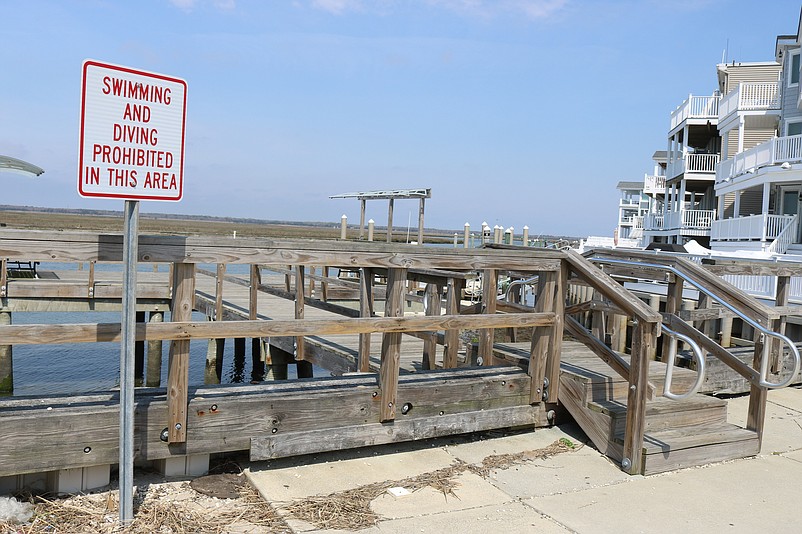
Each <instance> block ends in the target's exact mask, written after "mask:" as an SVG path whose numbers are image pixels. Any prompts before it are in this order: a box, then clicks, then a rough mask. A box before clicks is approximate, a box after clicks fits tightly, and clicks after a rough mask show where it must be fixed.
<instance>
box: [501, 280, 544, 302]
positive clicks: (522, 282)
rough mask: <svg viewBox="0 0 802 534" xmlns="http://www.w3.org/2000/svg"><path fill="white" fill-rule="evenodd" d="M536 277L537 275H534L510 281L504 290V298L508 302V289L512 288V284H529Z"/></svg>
mask: <svg viewBox="0 0 802 534" xmlns="http://www.w3.org/2000/svg"><path fill="white" fill-rule="evenodd" d="M537 279H538V276H537V275H535V276H533V277H531V278H527V279H525V280H515V281H513V282H510V285H508V286H507V291H505V292H504V300H506V301H508V302H509V300H510V291H512V288H513V287H514V286H522V285H526V284H531V283H532V282H534V281H535V280H537Z"/></svg>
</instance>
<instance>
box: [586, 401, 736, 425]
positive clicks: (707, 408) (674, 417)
mask: <svg viewBox="0 0 802 534" xmlns="http://www.w3.org/2000/svg"><path fill="white" fill-rule="evenodd" d="M588 408H589V409H590V410H593V411H597V412H600V413H603V414H606V415H608V416H610V418H611V431H612V433H613V434H618V433H623V432H624V428H625V427H626V423H627V406H626V403H624V402H622V401H618V400H598V401H591V402H589V403H588ZM726 421H727V401H725V400H721V399H716V398H714V397H707V396H705V395H694V396H693V397H691V398H689V399H686V400H682V401H675V400H671V399H667V398H665V397H656V398H655V399H653V400H651V401H649V402H647V403H646V426H645V429H646V432H649V431H657V430H665V429H670V428H681V427H686V426H693V425H701V424H715V423H725V422H726Z"/></svg>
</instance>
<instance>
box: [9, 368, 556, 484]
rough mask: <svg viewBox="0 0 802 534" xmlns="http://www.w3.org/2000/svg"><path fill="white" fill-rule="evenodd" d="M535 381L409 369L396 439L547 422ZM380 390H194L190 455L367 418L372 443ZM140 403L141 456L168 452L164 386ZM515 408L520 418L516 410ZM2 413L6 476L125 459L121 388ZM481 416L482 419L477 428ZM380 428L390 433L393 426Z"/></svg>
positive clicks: (140, 397)
mask: <svg viewBox="0 0 802 534" xmlns="http://www.w3.org/2000/svg"><path fill="white" fill-rule="evenodd" d="M528 385H529V377H528V376H527V375H526V373H524V372H523V371H521V370H519V369H515V368H495V369H460V370H450V371H442V370H441V371H433V372H430V373H416V374H413V375H402V376H401V377H399V389H398V391H399V396H400V398H401V399H403V400H402V402H403V403H409V404H410V405H411V406H412V408H411V409H410V410H408V411H407V413H406V414H405V415H403V417H400V419H399V421H398V422H399V423H403V425H399V431H398V432H393V434H394V436H396V437H395V439H393V441H403V440H404V439H409V438H413V439H415V435H417V434H413V435H410V434H409V433H407V432H406V431H401V428H402V427H403V426H405V425H406V424H408V423H409V422H410V421H418V423H417V425H418V426H420V427H421V428H422V429H426V428H428V429H429V430H428V431H432V429H433V428H434V427H435V426H439V425H441V424H442V425H444V426H445V427H447V428H449V429H450V432H452V433H458V434H459V433H463V432H467V431H470V430H472V429H474V428H476V429H478V430H490V429H493V428H504V427H505V426H508V425H510V424H515V425H517V424H518V423H520V424H526V425H530V426H531V425H532V424H533V419H532V416H531V415H529V416H524V414H534V416H535V418H534V424H535V425H537V426H545V425H546V419H545V413H544V412H545V411H544V410H542V409H540V408H538V407H532V406H529V405H528V404H527V399H528V397H529V391H528ZM376 390H377V388H376V378H375V376H348V377H339V378H330V379H327V380H312V381H301V382H298V381H293V382H280V381H274V382H270V383H263V384H259V385H248V384H240V385H230V386H209V387H198V388H196V389H195V388H193V389H192V390H191V396H190V401H189V407H188V426H187V433H188V436H187V438H188V439H187V442H186V445H185V451H184V454H214V453H223V452H229V451H244V450H249V449H250V448H251V446H252V444H253V443H254V440H261V439H263V438H270V437H273V438H276V439H280V438H283V437H286V443H287V448H285V449H284V450H285V451H288V450H290V449H294V448H296V447H298V446H299V445H297V444H298V441H296V440H298V439H299V438H300V439H301V440H303V437H302V436H303V434H304V433H309V434H308V435H309V437H310V439H311V437H312V436H314V438H315V440H316V441H317V445H318V446H321V447H325V446H328V444H330V443H336V442H337V441H338V440H339V439H340V438H339V437H338V436H341V435H342V431H341V429H345V428H351V427H354V426H361V425H365V429H364V430H365V432H364V433H362V436H363V439H362V440H361V441H356V442H354V445H355V446H360V445H369V444H370V440H371V436H375V431H374V430H375V428H377V427H376V426H375V425H379V424H380V423H379V410H378V408H379V405H378V401H377V399H378V397H373V396H372V393H373V392H375V391H376ZM135 403H136V410H135V416H134V425H135V431H134V436H135V438H134V439H135V448H134V454H135V459H136V460H137V461H149V460H156V459H161V458H169V457H171V456H172V455H173V451H172V450H171V447H170V446H168V444H167V443H164V442H163V441H161V440H160V439H159V436H160V433H161V431H162V429H163V428H164V421H165V419H166V417H167V411H168V410H167V400H166V398H165V390H164V389H139V390H137V395H136V399H135ZM312 406H313V407H314V409H310V407H312ZM48 408H51V409H48ZM441 412H442V415H441ZM516 413H517V414H521V415H522V417H521V418H518V417H513V416H512V414H516ZM0 414H2V416H0V420H2V425H3V432H4V435H6V436H13V439H2V440H0V476H8V475H16V474H21V473H30V472H44V471H51V470H56V469H66V468H74V467H85V466H90V465H98V464H113V463H116V462H117V460H118V449H117V447H118V444H119V438H118V433H119V423H118V417H119V405H118V400H117V394H116V392H106V393H102V394H93V395H84V396H72V397H53V398H36V399H22V398H10V399H0ZM257 415H258V416H257ZM511 417H512V418H511ZM459 421H461V422H459ZM474 421H476V422H478V423H480V424H481V425H482V426H477V427H473V426H472V425H473V424H474V423H473V422H474ZM382 427H383V428H385V429H386V430H388V431H389V430H392V428H394V425H392V424H390V425H382ZM32 429H35V430H32ZM321 431H324V432H323V433H320V432H321ZM65 436H68V437H69V439H65ZM404 436H408V437H406V438H404ZM420 437H423V436H422V435H420ZM306 442H307V443H309V440H307V441H306Z"/></svg>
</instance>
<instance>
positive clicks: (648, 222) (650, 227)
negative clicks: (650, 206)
mask: <svg viewBox="0 0 802 534" xmlns="http://www.w3.org/2000/svg"><path fill="white" fill-rule="evenodd" d="M641 224H642V225H643V229H644V230H646V231H650V232H654V231H658V230H662V229H663V216H662V215H657V214H656V213H649V214H647V215H644V216H643V222H642V223H641Z"/></svg>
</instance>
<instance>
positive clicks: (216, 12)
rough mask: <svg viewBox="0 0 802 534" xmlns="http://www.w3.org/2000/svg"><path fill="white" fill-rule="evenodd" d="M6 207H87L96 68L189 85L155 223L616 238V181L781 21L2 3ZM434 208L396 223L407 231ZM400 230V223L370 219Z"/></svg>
mask: <svg viewBox="0 0 802 534" xmlns="http://www.w3.org/2000/svg"><path fill="white" fill-rule="evenodd" d="M0 12H2V13H3V32H2V36H3V37H2V41H3V44H2V46H0V63H2V75H0V76H1V77H2V83H0V154H2V155H7V156H12V157H16V158H20V159H23V160H26V161H29V162H31V163H34V164H36V165H39V166H40V167H43V168H44V169H45V171H46V172H45V174H44V175H42V176H41V177H39V178H37V179H35V180H27V179H19V177H18V176H17V175H13V174H7V173H5V174H0V183H3V187H2V191H3V192H2V197H1V198H0V204H20V205H30V206H47V207H65V208H67V207H68V208H88V209H116V210H121V209H122V201H121V200H102V199H100V200H99V199H84V198H81V197H80V196H79V195H78V193H77V191H76V183H77V166H78V123H79V105H80V93H81V65H82V62H83V61H84V59H87V58H92V59H97V60H100V61H103V62H108V63H114V64H119V65H126V66H129V67H134V68H137V69H142V70H147V71H153V72H159V73H163V74H167V75H170V76H175V77H179V78H183V79H185V80H186V81H187V84H188V104H187V138H186V168H185V178H184V180H185V185H184V199H183V200H182V201H181V202H178V203H172V202H169V203H168V202H152V201H143V202H142V205H141V210H142V212H143V213H154V212H163V213H184V214H196V215H219V216H235V217H254V218H260V219H281V220H299V221H332V223H338V222H339V220H340V216H341V215H342V214H346V215H348V217H349V222H353V223H357V222H358V219H359V205H358V202H357V201H355V200H331V199H329V198H328V197H329V196H330V195H333V194H338V193H344V192H350V191H356V190H376V189H389V188H420V187H430V188H431V189H432V198H431V199H430V200H429V201H428V202H427V205H426V225H427V226H431V227H438V228H451V229H461V228H462V226H463V225H464V223H465V222H466V221H467V222H470V223H471V225H472V226H473V227H474V228H478V227H479V225H480V224H481V223H482V221H487V222H488V223H489V224H490V225H491V226H494V225H496V224H498V225H502V226H504V227H509V226H514V227H515V228H516V230H518V231H520V229H521V228H522V227H523V226H524V225H528V226H529V227H530V232H531V233H532V234H534V235H537V234H539V233H545V234H565V235H575V236H585V235H588V234H593V235H612V231H613V228H614V227H615V223H616V217H617V209H616V204H617V198H618V193H617V191H616V189H615V185H616V183H617V182H618V181H619V180H640V179H642V177H643V174H644V173H645V172H649V171H651V168H652V161H651V155H652V154H653V152H654V151H655V150H663V149H665V146H666V133H667V130H668V125H669V114H670V112H671V110H673V109H674V108H675V107H676V106H678V105H679V104H680V103H681V102H682V101H683V100H684V99H685V98H687V96H688V94H689V93H694V94H711V93H712V91H713V90H714V89H715V88H716V75H715V72H716V71H715V66H716V64H717V63H718V62H720V61H721V59H722V54H723V52H724V50H725V47H727V46H728V50H727V57H728V59H729V60H736V61H768V60H772V59H773V54H774V40H775V37H776V36H777V35H779V34H792V33H795V32H796V29H797V24H798V20H799V12H800V4H799V3H798V2H791V1H785V0H773V1H772V2H749V1H735V0H674V1H672V2H665V1H664V0H637V1H636V0H631V1H624V0H621V1H618V0H613V1H602V0H599V1H590V0H495V1H492V0H287V1H282V0H271V1H258V0H172V1H168V0H143V1H139V2H122V1H121V2H112V1H102V0H84V1H61V0H60V1H40V0H29V1H22V0H21V1H9V0H0ZM417 208H418V206H417V201H397V202H396V205H395V215H394V218H395V223H396V225H397V226H402V225H403V226H405V225H406V223H407V220H408V219H409V217H410V214H411V218H412V221H413V225H414V222H415V220H416V213H417ZM368 217H369V218H373V219H375V220H376V221H377V224H383V223H385V222H386V219H387V204H386V202H380V201H374V202H368Z"/></svg>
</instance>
